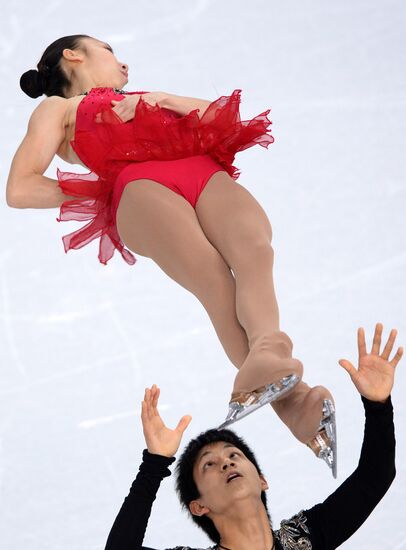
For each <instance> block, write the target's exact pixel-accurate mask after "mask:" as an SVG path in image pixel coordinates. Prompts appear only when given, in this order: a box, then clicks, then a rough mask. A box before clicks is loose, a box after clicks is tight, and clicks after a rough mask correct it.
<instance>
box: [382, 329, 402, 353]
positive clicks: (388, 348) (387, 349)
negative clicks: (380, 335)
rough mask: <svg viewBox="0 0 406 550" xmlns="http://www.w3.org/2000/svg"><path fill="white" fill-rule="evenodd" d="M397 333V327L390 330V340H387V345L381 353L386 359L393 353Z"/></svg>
mask: <svg viewBox="0 0 406 550" xmlns="http://www.w3.org/2000/svg"><path fill="white" fill-rule="evenodd" d="M397 333H398V331H397V330H396V329H395V328H393V329H392V330H391V331H390V334H389V338H388V341H387V342H386V345H385V347H384V350H383V352H382V355H381V357H382V358H383V359H386V360H388V359H389V355H390V354H391V353H392V348H393V344H394V343H395V340H396V336H397Z"/></svg>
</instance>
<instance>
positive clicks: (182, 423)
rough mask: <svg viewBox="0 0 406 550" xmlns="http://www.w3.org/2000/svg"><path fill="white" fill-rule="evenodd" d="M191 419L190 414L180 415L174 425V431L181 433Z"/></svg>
mask: <svg viewBox="0 0 406 550" xmlns="http://www.w3.org/2000/svg"><path fill="white" fill-rule="evenodd" d="M191 420H192V417H191V416H190V414H187V415H185V416H182V418H181V419H180V420H179V422H178V425H177V426H176V431H178V432H180V433H181V434H183V432H184V431H185V430H186V428H187V427H188V426H189V424H190V422H191Z"/></svg>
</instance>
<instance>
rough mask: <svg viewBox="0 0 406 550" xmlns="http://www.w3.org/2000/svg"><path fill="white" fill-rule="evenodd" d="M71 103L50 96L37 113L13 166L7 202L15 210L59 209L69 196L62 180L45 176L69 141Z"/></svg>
mask: <svg viewBox="0 0 406 550" xmlns="http://www.w3.org/2000/svg"><path fill="white" fill-rule="evenodd" d="M66 105H67V100H66V99H64V98H62V97H56V96H53V97H49V98H47V99H45V100H44V101H42V102H41V103H40V104H39V105H38V107H37V108H36V109H35V110H34V112H33V113H32V115H31V118H30V121H29V123H28V130H27V134H26V135H25V137H24V139H23V141H22V142H21V144H20V146H19V148H18V149H17V152H16V154H15V155H14V158H13V161H12V163H11V167H10V172H9V176H8V180H7V188H6V200H7V204H8V205H9V206H11V207H13V208H57V207H59V206H61V204H62V203H63V202H65V201H67V200H72V199H74V197H69V196H67V195H64V194H63V193H62V190H61V188H60V187H59V183H58V180H54V179H51V178H48V177H46V176H44V175H43V174H44V172H45V170H46V169H47V168H48V166H49V165H50V163H51V161H52V159H53V158H54V156H55V154H56V152H57V151H58V149H59V147H60V145H61V143H62V142H63V140H64V139H65V128H64V119H65V113H66Z"/></svg>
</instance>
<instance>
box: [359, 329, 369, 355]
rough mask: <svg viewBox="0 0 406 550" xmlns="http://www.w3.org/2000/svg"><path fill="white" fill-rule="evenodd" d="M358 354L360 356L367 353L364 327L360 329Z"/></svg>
mask: <svg viewBox="0 0 406 550" xmlns="http://www.w3.org/2000/svg"><path fill="white" fill-rule="evenodd" d="M357 334H358V354H359V356H360V357H362V356H363V355H366V353H367V345H366V343H365V331H364V329H363V328H362V327H360V328H359V329H358V333H357Z"/></svg>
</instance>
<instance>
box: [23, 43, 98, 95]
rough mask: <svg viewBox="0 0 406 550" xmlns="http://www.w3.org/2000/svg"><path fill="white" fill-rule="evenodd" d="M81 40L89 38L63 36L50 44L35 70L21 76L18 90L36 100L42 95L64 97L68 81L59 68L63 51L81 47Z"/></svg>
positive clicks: (68, 84)
mask: <svg viewBox="0 0 406 550" xmlns="http://www.w3.org/2000/svg"><path fill="white" fill-rule="evenodd" d="M83 38H91V36H88V35H87V34H73V35H71V36H64V37H62V38H58V40H55V42H52V44H50V45H49V46H48V47H47V48H46V50H45V51H44V53H43V54H42V57H41V59H40V60H39V62H38V65H37V70H35V69H30V70H29V71H26V72H25V73H24V74H22V75H21V78H20V88H21V89H22V91H23V92H24V93H26V94H27V95H28V96H30V97H33V98H36V97H39V96H41V95H43V94H45V95H47V96H51V95H58V96H60V97H66V96H65V93H66V91H67V90H68V89H69V87H70V81H69V79H68V77H67V76H66V74H65V72H64V71H63V69H62V67H61V59H62V57H63V55H62V54H63V50H65V49H68V50H75V49H77V48H80V47H82V49H83V46H82V44H81V42H82V40H83Z"/></svg>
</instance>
